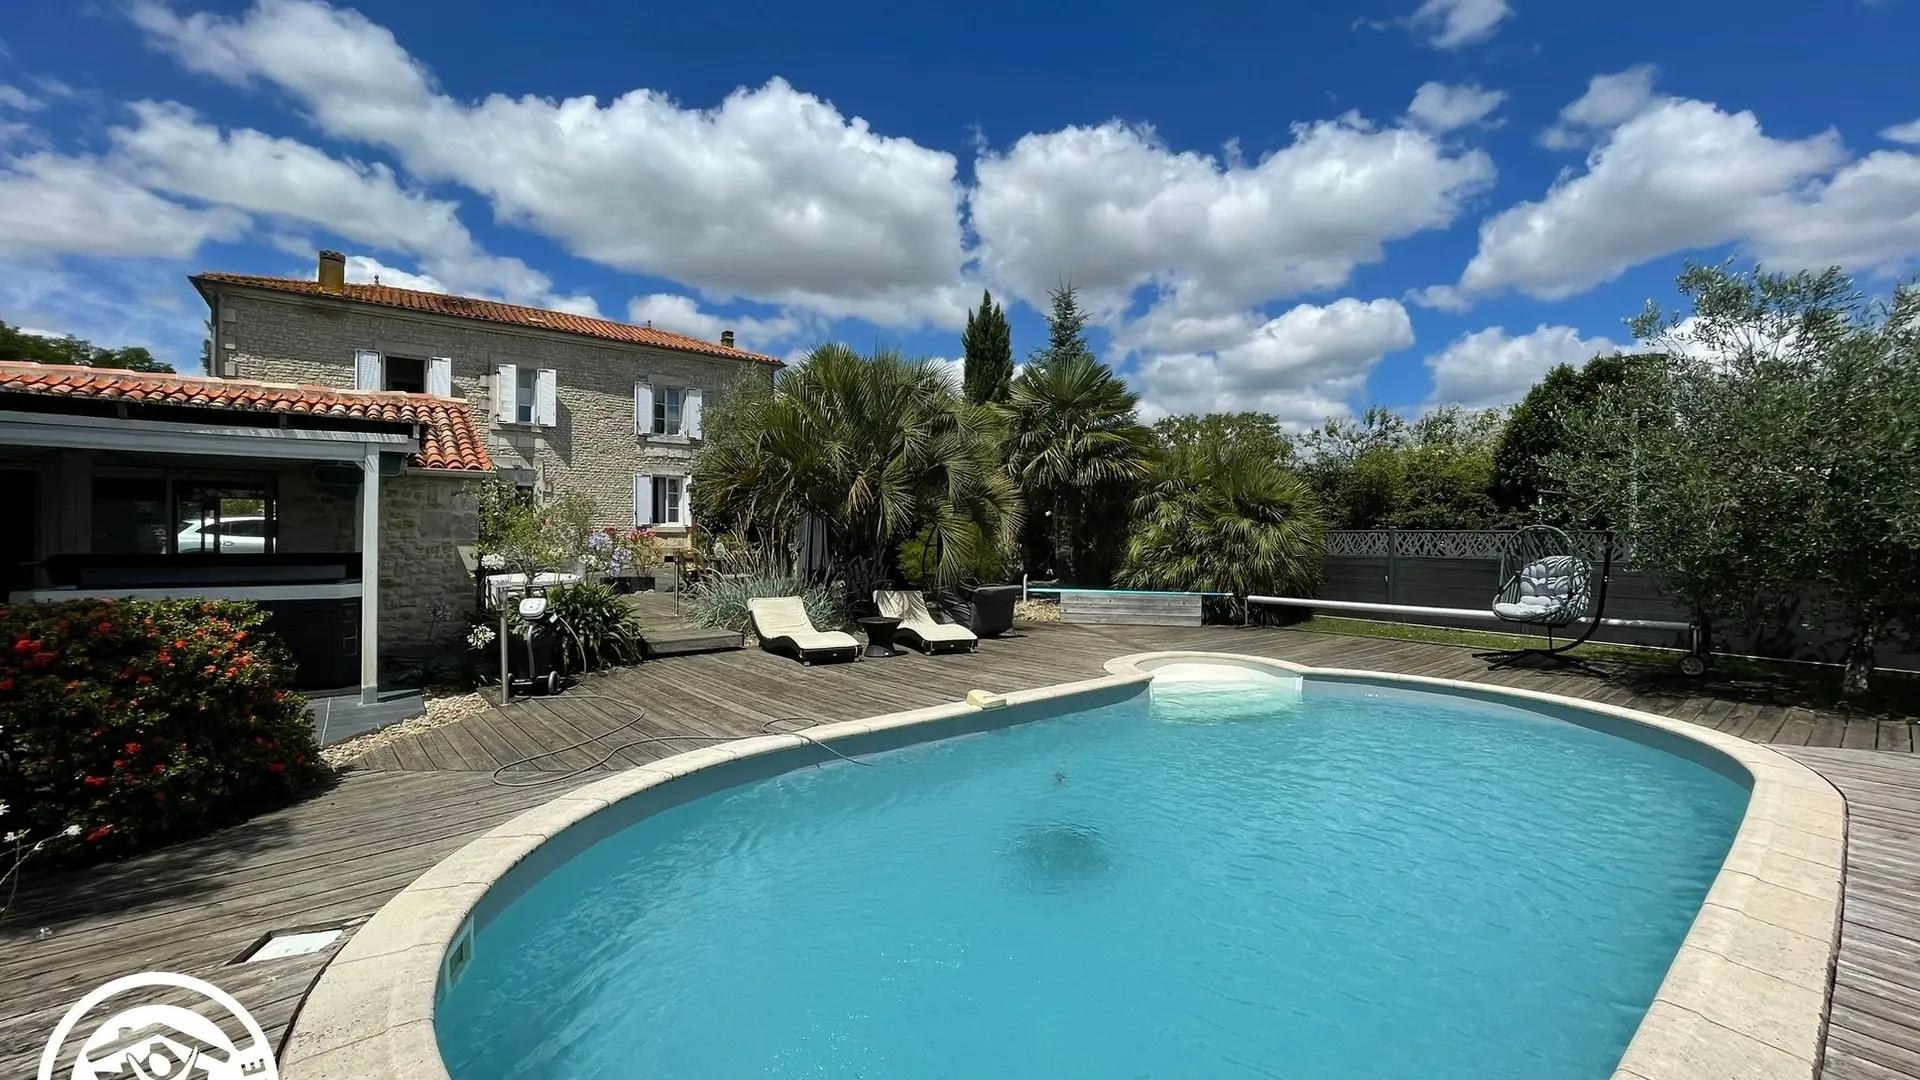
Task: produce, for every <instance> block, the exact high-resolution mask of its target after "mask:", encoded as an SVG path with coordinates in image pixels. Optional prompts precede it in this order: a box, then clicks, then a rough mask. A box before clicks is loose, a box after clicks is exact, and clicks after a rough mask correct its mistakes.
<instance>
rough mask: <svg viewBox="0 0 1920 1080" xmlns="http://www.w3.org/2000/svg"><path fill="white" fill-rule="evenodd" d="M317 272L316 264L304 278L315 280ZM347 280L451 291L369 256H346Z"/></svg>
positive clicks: (431, 290) (358, 283)
mask: <svg viewBox="0 0 1920 1080" xmlns="http://www.w3.org/2000/svg"><path fill="white" fill-rule="evenodd" d="M319 272H320V267H319V266H318V264H316V265H315V266H314V267H313V268H312V270H311V271H309V272H308V274H307V275H306V276H307V277H309V278H317V277H318V276H319ZM347 280H348V281H350V282H352V283H353V284H356V285H375V284H378V285H391V286H392V287H394V288H396V289H418V290H419V291H421V292H437V293H443V292H451V291H453V290H451V289H449V288H447V287H446V286H445V285H442V284H440V282H439V281H437V280H436V279H434V278H431V277H428V276H426V275H424V274H413V273H409V272H407V271H405V270H402V269H400V268H399V267H397V266H388V265H386V264H385V263H383V262H381V261H380V260H378V259H376V258H374V257H373V256H371V255H349V256H347Z"/></svg>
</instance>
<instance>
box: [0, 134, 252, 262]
mask: <svg viewBox="0 0 1920 1080" xmlns="http://www.w3.org/2000/svg"><path fill="white" fill-rule="evenodd" d="M247 226H248V219H247V216H246V215H245V214H242V213H240V212H238V211H235V210H232V209H228V208H225V207H213V208H209V209H194V208H191V207H187V206H182V205H181V204H179V203H176V202H173V201H171V200H168V199H164V198H161V197H160V196H158V195H155V194H154V193H153V192H151V191H148V190H147V189H146V188H144V187H141V186H140V185H138V184H135V183H133V182H130V181H128V180H126V179H124V178H122V177H120V176H118V175H115V174H114V173H113V172H111V171H110V170H108V169H106V168H104V167H103V166H102V165H101V163H100V162H99V161H97V160H94V159H84V158H66V157H59V156H56V155H53V154H33V155H30V156H28V157H25V158H19V159H15V160H13V161H9V162H7V163H5V164H4V165H0V258H25V257H37V256H52V255H91V256H98V257H103V258H154V257H173V258H181V257H185V256H188V255H191V254H193V253H194V252H195V251H197V250H199V247H200V245H201V243H203V242H204V241H207V240H230V239H233V238H235V237H238V236H239V235H241V234H242V233H243V232H245V231H246V229H247Z"/></svg>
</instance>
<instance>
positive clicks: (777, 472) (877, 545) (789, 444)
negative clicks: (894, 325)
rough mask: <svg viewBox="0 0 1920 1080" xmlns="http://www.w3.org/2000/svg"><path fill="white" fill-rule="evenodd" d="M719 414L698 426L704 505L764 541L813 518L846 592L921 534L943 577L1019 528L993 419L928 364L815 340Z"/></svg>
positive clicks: (859, 592) (869, 583) (874, 582)
mask: <svg viewBox="0 0 1920 1080" xmlns="http://www.w3.org/2000/svg"><path fill="white" fill-rule="evenodd" d="M727 419H728V423H727V425H726V426H725V427H724V428H722V427H718V426H710V428H709V431H710V432H711V435H710V438H709V442H708V446H707V447H706V449H705V450H703V451H702V453H701V456H700V459H699V461H698V462H696V464H695V467H694V486H695V489H696V490H702V489H704V490H703V491H702V496H701V497H702V499H703V501H704V502H705V503H707V504H709V505H713V506H716V507H724V508H725V509H726V511H727V515H728V517H729V521H728V524H729V525H731V526H733V527H735V528H740V529H743V530H752V531H756V532H759V533H761V534H762V535H767V536H773V537H788V536H791V535H792V533H793V530H794V528H796V527H797V526H798V524H799V523H800V521H801V520H802V519H803V518H806V517H809V516H810V517H812V518H813V519H814V520H815V521H817V522H819V523H820V525H821V526H822V527H824V528H825V529H826V530H827V537H828V541H829V543H830V545H831V547H832V550H833V553H834V556H835V559H836V562H837V565H838V572H839V575H840V576H841V577H842V578H843V580H844V581H845V583H846V585H847V587H848V589H849V592H850V594H851V595H852V596H853V597H856V598H857V597H861V596H865V595H866V594H867V593H868V592H870V591H871V590H872V589H874V588H876V587H878V586H881V585H884V584H885V583H886V581H887V578H888V577H889V567H890V564H891V561H892V557H893V553H894V552H895V550H897V549H898V547H899V546H900V544H901V542H902V541H905V540H907V539H909V538H911V537H915V536H918V535H921V534H922V533H923V532H924V533H926V534H927V535H929V536H931V537H932V538H934V539H935V540H937V541H938V543H937V544H936V545H935V546H936V548H937V550H938V551H939V559H938V565H937V568H936V573H937V574H938V575H939V576H940V577H941V578H942V579H943V580H953V579H957V578H958V577H959V576H960V575H961V574H962V573H963V571H964V568H965V567H966V566H967V565H968V564H969V562H970V561H971V560H972V559H973V556H974V554H975V552H976V549H977V548H978V547H979V546H980V545H981V544H993V545H999V546H1000V547H1002V548H1004V547H1006V546H1009V545H1010V544H1011V543H1012V540H1013V537H1014V536H1016V535H1017V534H1018V530H1019V527H1020V521H1021V503H1020V493H1019V490H1018V489H1017V488H1016V487H1015V486H1014V483H1013V480H1012V478H1011V477H1009V476H1008V475H1007V473H1006V470H1005V468H1004V466H1003V464H1002V460H1003V459H1002V456H1001V453H1002V451H1001V447H1002V445H1003V443H1004V442H1005V439H1006V431H1005V427H1004V421H1003V418H1002V417H1001V415H1000V413H999V412H998V410H996V409H995V408H993V407H992V406H989V405H976V404H973V403H971V402H968V401H967V400H966V398H965V397H964V396H962V395H961V393H960V392H959V389H958V387H956V386H955V385H954V382H953V378H952V376H951V375H950V374H948V373H947V372H946V371H944V370H943V369H941V368H939V367H938V366H936V365H933V364H931V363H929V362H927V361H924V360H907V359H904V358H902V357H901V356H900V355H899V353H898V352H895V351H892V350H882V351H879V352H876V353H875V354H874V355H873V356H871V357H863V356H861V355H860V354H859V353H857V352H855V351H853V350H852V349H850V348H848V347H847V346H845V345H838V344H834V345H822V346H820V347H819V348H816V349H814V350H813V351H812V352H811V353H809V354H808V355H807V357H806V358H805V359H804V360H802V361H801V362H800V364H799V365H798V366H797V367H795V368H794V369H793V370H791V371H789V372H787V373H786V375H785V376H784V377H783V378H781V380H780V382H779V384H778V386H777V387H776V388H775V389H774V391H773V392H772V393H760V394H757V395H753V396H750V397H748V398H745V399H743V400H741V401H739V402H736V403H733V404H732V405H730V406H729V411H728V413H727Z"/></svg>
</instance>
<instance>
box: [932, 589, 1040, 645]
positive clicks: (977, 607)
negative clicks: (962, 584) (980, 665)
mask: <svg viewBox="0 0 1920 1080" xmlns="http://www.w3.org/2000/svg"><path fill="white" fill-rule="evenodd" d="M1019 599H1020V586H1018V585H982V586H980V587H978V588H974V589H970V590H967V591H966V593H965V594H964V595H963V594H961V593H957V592H953V591H950V590H948V591H942V592H941V593H940V596H939V603H940V610H942V611H944V612H946V614H947V618H949V619H952V620H953V621H954V622H956V623H958V624H960V625H961V626H964V627H966V628H967V629H969V630H971V631H973V632H974V633H976V634H978V635H980V636H981V637H996V636H998V635H1000V634H1004V633H1006V632H1007V631H1009V630H1011V629H1013V605H1014V604H1015V603H1016V602H1018V601H1019Z"/></svg>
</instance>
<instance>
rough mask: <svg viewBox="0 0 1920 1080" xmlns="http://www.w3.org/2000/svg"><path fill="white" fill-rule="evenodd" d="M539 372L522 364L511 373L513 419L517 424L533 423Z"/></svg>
mask: <svg viewBox="0 0 1920 1080" xmlns="http://www.w3.org/2000/svg"><path fill="white" fill-rule="evenodd" d="M539 376H540V372H539V371H538V370H536V369H534V368H530V367H525V366H522V367H520V368H518V369H516V370H515V371H514V373H513V380H514V387H513V419H514V422H515V423H518V424H531V423H534V417H535V416H536V415H537V413H536V412H535V411H534V409H535V406H536V404H537V402H536V401H535V400H534V394H535V390H536V387H537V386H538V383H539Z"/></svg>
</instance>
